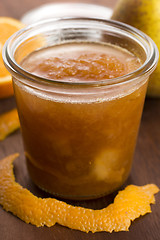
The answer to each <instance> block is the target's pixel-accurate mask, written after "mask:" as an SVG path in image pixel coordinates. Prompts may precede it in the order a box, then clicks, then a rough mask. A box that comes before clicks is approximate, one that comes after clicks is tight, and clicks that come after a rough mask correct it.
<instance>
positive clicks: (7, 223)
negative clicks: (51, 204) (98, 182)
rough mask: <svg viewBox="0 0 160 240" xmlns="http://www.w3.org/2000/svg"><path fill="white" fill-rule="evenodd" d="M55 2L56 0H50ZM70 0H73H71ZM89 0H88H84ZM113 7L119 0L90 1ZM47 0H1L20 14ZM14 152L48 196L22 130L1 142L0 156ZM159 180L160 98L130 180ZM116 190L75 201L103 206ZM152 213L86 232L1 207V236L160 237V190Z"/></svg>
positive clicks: (59, 239)
mask: <svg viewBox="0 0 160 240" xmlns="http://www.w3.org/2000/svg"><path fill="white" fill-rule="evenodd" d="M48 2H53V1H48ZM69 2H70V1H69ZM81 2H85V1H81ZM88 2H89V3H99V4H102V5H106V6H110V7H113V6H114V4H115V3H116V0H114V1H113V0H112V1H109V0H106V1H105V0H97V2H96V1H93V0H91V1H88ZM43 3H45V0H34V1H32V0H23V1H20V0H13V1H11V0H1V1H0V15H1V16H10V17H14V18H20V17H21V16H22V15H23V14H24V13H25V12H27V11H28V10H30V9H32V8H34V7H37V6H38V5H41V4H43ZM14 106H15V100H14V98H13V97H12V98H9V99H5V100H0V113H2V112H4V111H7V110H9V109H11V108H12V107H14ZM14 152H19V153H20V154H21V155H20V158H19V159H17V160H16V161H15V175H16V181H18V182H19V183H20V184H21V185H22V186H24V187H27V188H28V189H29V190H30V191H31V192H33V193H34V194H36V195H37V196H41V197H47V194H45V193H44V192H42V191H40V190H39V189H37V188H36V187H35V186H34V185H33V184H32V182H31V181H30V178H29V176H28V173H27V170H26V166H25V159H24V154H23V145H22V139H21V133H20V131H17V132H15V133H14V134H12V135H10V136H9V137H8V138H7V139H6V140H4V141H2V142H0V159H1V158H3V157H5V156H7V155H9V154H11V153H14ZM147 183H155V184H157V185H158V186H160V99H147V100H146V102H145V107H144V112H143V117H142V123H141V127H140V133H139V137H138V142H137V147H136V153H135V157H134V163H133V168H132V172H131V175H130V177H129V179H128V180H127V182H126V184H125V185H127V184H137V185H143V184H147ZM115 195H116V193H114V194H112V195H110V196H106V197H103V198H101V199H97V200H92V201H83V202H74V203H72V204H75V205H80V206H85V207H90V208H94V209H100V208H103V207H105V206H107V204H109V203H110V202H112V201H113V198H114V197H115ZM152 211H153V212H152V213H151V214H147V215H145V216H144V217H141V218H139V219H137V220H136V221H134V223H133V224H132V225H131V227H130V230H129V232H119V233H112V234H109V233H105V232H102V233H95V234H92V233H88V234H86V233H83V232H80V231H75V230H70V229H68V228H66V227H62V226H60V225H58V224H56V225H55V226H53V227H51V228H47V227H42V228H37V227H35V226H32V225H28V224H26V223H24V222H23V221H21V220H20V219H18V218H16V217H15V216H13V215H12V214H11V213H7V212H5V211H4V210H3V209H2V207H0V239H1V240H36V239H39V240H45V239H46V240H51V239H52V240H73V239H74V240H82V239H83V240H87V239H96V240H102V239H107V240H113V239H114V240H115V239H116V240H133V239H136V240H141V239H143V240H159V239H160V194H157V195H156V205H152Z"/></svg>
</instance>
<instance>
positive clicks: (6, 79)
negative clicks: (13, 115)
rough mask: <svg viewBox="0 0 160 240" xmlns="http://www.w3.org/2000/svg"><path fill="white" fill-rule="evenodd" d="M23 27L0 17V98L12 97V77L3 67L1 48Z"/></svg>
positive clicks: (12, 20) (9, 19) (7, 18)
mask: <svg viewBox="0 0 160 240" xmlns="http://www.w3.org/2000/svg"><path fill="white" fill-rule="evenodd" d="M23 27H24V24H23V23H21V22H20V21H18V20H15V19H13V18H9V17H0V98H5V97H9V96H12V95H13V87H12V77H11V74H10V73H9V72H8V71H7V69H6V68H5V66H4V63H3V59H2V48H3V45H4V44H5V42H6V40H7V39H8V38H9V37H10V36H11V35H12V34H13V33H15V32H16V31H18V30H20V29H21V28H23Z"/></svg>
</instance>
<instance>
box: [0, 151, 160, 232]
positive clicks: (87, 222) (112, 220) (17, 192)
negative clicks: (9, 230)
mask: <svg viewBox="0 0 160 240" xmlns="http://www.w3.org/2000/svg"><path fill="white" fill-rule="evenodd" d="M18 155H19V154H13V155H10V156H8V157H6V158H5V159H3V160H1V161H0V204H1V205H2V206H3V208H4V209H5V210H6V211H10V212H12V213H13V214H14V215H16V216H17V217H19V218H20V219H22V220H23V221H25V222H26V223H31V224H33V225H36V226H37V227H40V226H44V225H46V226H48V227H51V226H53V225H54V224H55V223H59V224H61V225H63V226H66V227H69V228H71V229H77V230H80V231H83V232H89V231H91V232H100V231H107V232H112V231H115V232H119V231H128V228H129V226H130V225H131V222H132V221H133V220H134V219H136V218H138V217H140V216H141V215H145V214H146V213H150V212H151V207H150V204H151V203H155V198H154V194H155V193H157V192H158V191H159V189H158V187H157V186H156V185H154V184H148V185H145V186H134V185H129V186H127V187H126V188H125V189H124V190H123V191H120V192H119V193H118V195H117V196H116V197H115V199H114V202H113V203H112V204H110V205H109V206H107V207H106V208H104V209H101V210H93V209H88V208H83V207H74V206H71V205H69V204H67V203H65V202H63V201H59V200H56V199H54V198H38V197H36V196H34V195H33V194H32V193H31V192H30V191H28V190H27V189H26V188H23V187H22V186H21V185H20V184H18V183H17V182H15V177H14V173H13V161H14V159H15V158H16V157H18Z"/></svg>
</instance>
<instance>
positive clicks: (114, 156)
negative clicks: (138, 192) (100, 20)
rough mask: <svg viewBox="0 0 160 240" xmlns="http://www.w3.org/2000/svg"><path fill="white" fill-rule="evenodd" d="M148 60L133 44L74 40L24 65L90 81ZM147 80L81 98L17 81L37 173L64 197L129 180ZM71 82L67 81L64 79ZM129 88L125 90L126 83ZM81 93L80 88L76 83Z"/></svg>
mask: <svg viewBox="0 0 160 240" xmlns="http://www.w3.org/2000/svg"><path fill="white" fill-rule="evenodd" d="M140 65H141V62H140V60H139V59H138V58H137V57H136V56H134V55H132V54H131V53H130V52H128V51H127V50H124V49H122V48H119V47H115V46H113V45H100V44H98V43H97V44H96V43H72V44H71V43H68V44H67V43H66V44H62V45H59V46H54V47H49V48H46V49H43V50H39V51H36V52H33V53H32V54H30V55H29V56H28V57H27V58H25V59H24V60H23V62H22V63H21V66H22V67H23V68H24V69H26V70H27V71H29V72H31V73H33V74H35V75H38V76H41V77H45V78H48V79H53V80H58V81H66V82H90V81H97V82H98V81H100V80H105V79H112V78H115V77H119V76H122V75H125V74H127V73H129V72H133V71H134V70H135V69H137V68H139V67H140ZM146 86H147V79H146V81H143V83H141V84H139V85H138V84H137V87H136V88H135V87H134V89H133V90H132V88H130V87H128V89H127V90H125V91H124V93H123V86H121V87H119V88H118V91H119V92H121V93H123V94H118V93H116V94H115V93H114V94H113V95H112V89H111V90H110V91H111V93H106V95H105V94H104V93H103V94H102V96H101V97H99V96H98V97H97V96H96V94H95V97H93V95H92V97H91V98H90V99H89V97H87V98H86V95H84V94H82V95H81V96H79V97H77V96H76V97H75V98H74V96H72V93H70V94H69V95H65V90H64V89H63V90H62V92H63V93H64V94H61V95H60V94H58V93H57V94H55V93H49V92H47V91H44V92H43V91H42V90H36V88H33V87H29V86H25V85H22V84H21V83H20V82H18V81H16V80H15V81H14V88H15V94H16V99H17V105H18V111H19V116H20V121H21V128H22V135H23V140H24V146H25V154H26V159H27V166H28V170H29V173H30V176H31V178H32V180H33V181H34V182H35V183H36V184H37V185H38V186H39V187H41V188H42V189H45V190H46V191H48V192H50V193H53V194H56V195H58V196H61V197H66V198H73V199H84V198H94V197H98V196H102V195H105V194H108V193H110V192H112V191H114V190H115V189H117V188H118V187H119V186H121V185H122V183H123V182H124V181H125V180H126V179H127V177H128V174H129V172H130V168H131V164H132V159H133V153H134V149H135V144H136V138H137V132H138V128H139V123H140V118H141V113H142V108H143V103H144V98H145V92H146ZM62 88H63V86H62ZM121 88H122V89H121ZM72 91H73V92H74V88H73V89H72Z"/></svg>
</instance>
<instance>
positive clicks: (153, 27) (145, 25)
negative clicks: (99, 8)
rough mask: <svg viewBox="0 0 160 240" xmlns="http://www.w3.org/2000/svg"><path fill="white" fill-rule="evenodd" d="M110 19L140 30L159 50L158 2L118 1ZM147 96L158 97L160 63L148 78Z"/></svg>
mask: <svg viewBox="0 0 160 240" xmlns="http://www.w3.org/2000/svg"><path fill="white" fill-rule="evenodd" d="M112 19H114V20H118V21H121V22H124V23H127V24H130V25H132V26H134V27H136V28H138V29H140V30H141V31H143V32H144V33H146V34H147V35H148V36H150V37H151V38H152V39H153V40H154V42H155V43H156V45H157V47H158V48H159V50H160V0H119V1H118V3H117V5H116V7H115V9H114V12H113V15H112ZM147 95H148V96H150V97H160V62H159V63H158V65H157V68H156V70H155V71H154V73H152V75H151V76H150V81H149V85H148V90H147Z"/></svg>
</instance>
